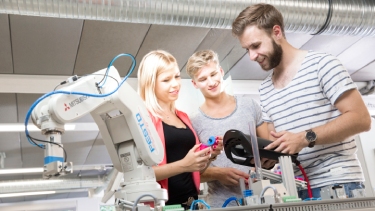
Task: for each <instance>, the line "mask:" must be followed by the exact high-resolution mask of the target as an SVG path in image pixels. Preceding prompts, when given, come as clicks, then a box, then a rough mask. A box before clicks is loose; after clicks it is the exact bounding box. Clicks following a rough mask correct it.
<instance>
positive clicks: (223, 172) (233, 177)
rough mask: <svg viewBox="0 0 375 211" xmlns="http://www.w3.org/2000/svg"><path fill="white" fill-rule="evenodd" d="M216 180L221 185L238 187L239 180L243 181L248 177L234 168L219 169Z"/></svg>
mask: <svg viewBox="0 0 375 211" xmlns="http://www.w3.org/2000/svg"><path fill="white" fill-rule="evenodd" d="M218 173H219V175H218V177H217V180H218V181H219V182H220V183H221V184H223V185H238V183H239V180H240V178H244V179H245V180H246V179H248V178H249V175H248V174H247V173H245V172H242V171H240V170H237V169H235V168H220V170H219V172H218Z"/></svg>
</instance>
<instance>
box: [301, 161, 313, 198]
mask: <svg viewBox="0 0 375 211" xmlns="http://www.w3.org/2000/svg"><path fill="white" fill-rule="evenodd" d="M298 168H299V169H300V170H301V172H302V174H303V177H304V178H305V181H306V183H307V193H308V194H309V197H310V198H313V195H312V191H311V186H310V182H309V178H308V177H307V174H306V172H305V170H304V169H303V167H302V166H301V164H298Z"/></svg>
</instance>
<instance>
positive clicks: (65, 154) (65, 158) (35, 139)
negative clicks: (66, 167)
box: [28, 135, 68, 162]
mask: <svg viewBox="0 0 375 211" xmlns="http://www.w3.org/2000/svg"><path fill="white" fill-rule="evenodd" d="M28 138H30V139H31V140H32V141H33V143H34V144H37V143H35V141H40V142H43V143H49V144H54V145H57V146H59V147H61V149H63V151H64V162H66V160H67V159H68V155H67V153H66V151H65V149H64V147H62V145H61V144H59V143H55V142H51V141H45V140H41V139H37V138H33V137H31V136H30V135H29V136H28ZM37 145H38V146H39V144H37ZM42 146H43V147H40V148H41V149H45V145H42Z"/></svg>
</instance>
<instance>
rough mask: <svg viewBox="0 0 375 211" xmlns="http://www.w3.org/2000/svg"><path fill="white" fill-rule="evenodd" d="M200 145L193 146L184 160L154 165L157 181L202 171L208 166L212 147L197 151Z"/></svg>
mask: <svg viewBox="0 0 375 211" xmlns="http://www.w3.org/2000/svg"><path fill="white" fill-rule="evenodd" d="M199 146H200V144H197V145H195V146H194V147H193V148H191V149H190V150H189V152H188V154H186V156H185V157H184V158H183V159H182V160H179V161H176V162H173V163H167V164H165V165H159V166H153V167H152V168H153V169H154V171H155V177H156V181H160V180H163V179H167V178H169V177H172V176H175V175H178V174H181V173H184V172H194V171H200V170H202V169H204V168H206V165H207V163H208V159H209V158H210V154H209V153H208V152H209V151H210V148H206V149H203V150H198V151H197V149H199Z"/></svg>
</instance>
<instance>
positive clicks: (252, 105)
mask: <svg viewBox="0 0 375 211" xmlns="http://www.w3.org/2000/svg"><path fill="white" fill-rule="evenodd" d="M243 101H244V103H245V105H246V107H247V109H248V111H249V112H251V113H252V115H253V118H254V120H255V121H256V126H257V127H258V126H260V125H261V124H263V122H264V121H263V118H262V108H261V107H260V105H259V104H258V103H257V102H256V101H255V100H254V99H253V98H251V97H249V96H246V97H243Z"/></svg>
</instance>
